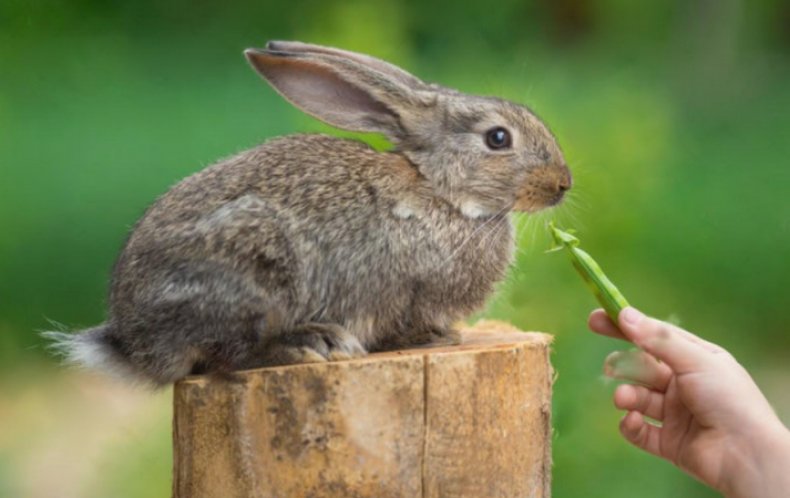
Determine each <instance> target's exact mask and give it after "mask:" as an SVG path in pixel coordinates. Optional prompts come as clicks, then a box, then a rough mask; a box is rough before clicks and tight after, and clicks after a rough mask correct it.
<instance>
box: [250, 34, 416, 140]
mask: <svg viewBox="0 0 790 498" xmlns="http://www.w3.org/2000/svg"><path fill="white" fill-rule="evenodd" d="M244 54H245V55H246V56H247V59H248V60H249V61H250V63H251V64H252V66H253V67H254V68H255V69H256V70H257V71H258V72H259V73H260V74H261V76H263V77H264V78H265V79H266V80H267V81H268V82H269V83H270V84H271V85H272V86H273V87H274V88H275V89H276V90H277V91H278V92H279V93H280V94H281V95H282V96H283V97H285V98H286V99H287V100H288V101H289V102H291V103H292V104H293V105H295V106H296V107H298V108H299V109H301V110H303V111H305V112H306V113H308V114H310V115H312V116H315V117H316V118H318V119H320V120H322V121H324V122H326V123H328V124H330V125H333V126H337V127H338V128H343V129H346V130H351V131H373V132H380V133H384V134H386V135H388V136H389V137H390V138H393V139H395V140H396V141H397V140H398V139H399V138H400V137H402V136H403V135H404V130H403V129H402V128H401V124H400V118H399V116H400V115H401V114H404V113H408V114H415V112H416V109H415V106H417V105H419V104H418V100H419V99H418V96H417V94H416V92H415V91H414V90H412V89H410V88H408V87H407V86H406V85H404V84H402V83H401V82H399V81H398V80H396V79H393V78H391V77H390V76H388V75H386V74H383V73H381V72H379V71H377V70H375V69H371V68H370V67H368V66H367V65H363V64H361V63H359V62H357V61H356V60H354V59H349V58H347V57H344V56H342V55H335V54H325V53H309V52H304V53H301V52H287V51H285V52H280V51H274V50H258V49H248V50H246V51H245V52H244Z"/></svg>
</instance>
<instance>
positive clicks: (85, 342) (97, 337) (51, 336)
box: [41, 324, 141, 381]
mask: <svg viewBox="0 0 790 498" xmlns="http://www.w3.org/2000/svg"><path fill="white" fill-rule="evenodd" d="M106 332H107V324H101V325H98V326H96V327H92V328H89V329H87V330H84V331H82V332H80V333H76V334H75V333H68V332H42V333H41V335H42V337H44V338H46V339H48V340H50V341H51V342H50V344H49V349H51V350H52V351H54V352H55V353H56V354H58V355H59V356H62V357H63V359H64V360H65V362H66V363H68V364H71V365H75V366H79V367H82V368H87V369H91V370H98V371H101V372H104V373H107V374H110V375H112V376H113V377H117V378H120V379H123V380H125V381H129V380H137V381H139V380H141V379H140V376H139V374H138V373H136V372H134V371H133V370H132V368H131V366H130V365H129V364H128V363H127V362H126V361H124V359H123V358H121V357H119V355H118V353H117V352H116V351H114V350H113V348H112V346H111V345H110V344H109V343H108V342H107V339H106V336H105V334H106Z"/></svg>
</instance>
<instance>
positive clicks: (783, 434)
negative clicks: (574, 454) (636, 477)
mask: <svg viewBox="0 0 790 498" xmlns="http://www.w3.org/2000/svg"><path fill="white" fill-rule="evenodd" d="M589 326H590V328H591V329H592V330H593V331H595V332H598V333H599V334H603V335H606V336H609V337H615V338H618V339H625V340H628V341H630V342H632V343H634V344H635V345H637V346H639V347H640V348H641V349H642V350H643V351H644V352H618V353H613V354H612V355H610V356H609V358H607V360H606V365H605V370H606V373H607V375H610V376H612V377H615V378H619V379H622V380H626V381H629V382H634V383H635V384H624V385H621V386H619V387H618V388H617V390H616V391H615V394H614V404H615V406H617V408H619V409H621V410H627V411H628V413H627V414H626V415H625V417H624V418H623V419H622V421H621V422H620V432H622V434H623V436H624V437H625V438H626V439H627V440H628V441H630V442H631V443H633V444H634V445H636V446H638V447H639V448H642V449H643V450H645V451H647V452H649V453H652V454H654V455H656V456H659V457H662V458H666V459H667V460H669V461H670V462H672V463H674V464H675V465H677V466H678V467H680V468H681V469H683V470H684V471H686V472H688V473H689V474H691V475H692V476H694V477H696V478H697V479H699V480H701V481H702V482H704V483H706V484H708V485H709V486H712V487H713V488H715V489H717V490H718V491H720V492H722V493H724V494H725V495H727V496H730V497H747V496H748V497H758V496H759V497H774V496H775V497H788V496H790V432H789V431H788V430H787V428H785V427H784V426H783V425H782V423H781V422H780V421H779V419H778V418H777V416H776V414H775V413H774V411H773V410H772V409H771V406H770V405H769V404H768V401H767V400H766V399H765V397H764V396H763V394H762V393H761V392H760V390H759V389H758V387H757V385H755V383H754V381H753V380H752V378H751V377H750V376H749V374H748V373H747V372H746V370H745V369H744V368H743V367H742V366H741V365H740V364H739V363H738V362H737V361H736V360H735V358H733V357H732V355H730V354H729V353H728V352H727V351H725V350H724V349H722V348H721V347H719V346H717V345H715V344H712V343H710V342H707V341H704V340H703V339H700V338H699V337H697V336H695V335H694V334H691V333H690V332H687V331H685V330H682V329H680V328H678V327H675V326H674V325H670V324H668V323H665V322H662V321H659V320H656V319H653V318H650V317H647V316H645V315H643V314H642V313H640V312H639V311H637V310H636V309H634V308H626V309H624V310H623V311H622V312H621V313H620V316H619V328H618V327H616V326H615V325H614V324H612V322H611V321H610V320H609V318H608V317H607V316H606V313H605V312H604V311H603V310H596V311H594V312H593V313H592V314H591V315H590V319H589ZM656 359H658V360H660V362H659V361H656ZM645 416H647V417H649V418H651V419H654V420H656V421H659V422H660V423H661V425H660V426H659V425H656V424H653V423H650V422H649V421H647V420H645Z"/></svg>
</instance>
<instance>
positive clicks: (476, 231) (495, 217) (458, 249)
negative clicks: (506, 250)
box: [436, 207, 509, 270]
mask: <svg viewBox="0 0 790 498" xmlns="http://www.w3.org/2000/svg"><path fill="white" fill-rule="evenodd" d="M508 209H509V208H508V207H505V208H502V209H501V210H499V211H498V212H497V213H496V214H494V215H493V216H491V217H490V218H488V219H487V220H485V221H484V222H483V223H481V224H480V226H478V227H477V228H475V229H474V231H473V232H472V233H470V234H469V236H468V237H466V238H465V239H464V240H463V241H462V242H461V243H460V244H458V247H456V248H455V250H454V251H453V252H452V253H451V254H450V255H449V256H448V257H447V259H445V260H444V261H442V262H441V263H439V265H438V266H437V267H436V269H437V270H438V269H440V268H443V267H444V266H445V265H447V264H448V263H449V262H450V261H452V260H453V259H454V258H455V257H456V256H457V255H458V254H459V253H460V252H461V249H463V248H464V246H465V245H466V244H467V243H468V242H469V241H470V240H472V239H473V238H474V237H475V236H476V235H478V234H483V235H485V234H486V232H485V231H483V229H484V228H485V227H486V226H487V225H488V224H489V223H491V222H492V221H494V220H498V221H503V220H504V221H505V222H507V218H506V217H503V216H502V215H503V214H504V213H505V212H506V211H507V210H508ZM494 226H495V225H494ZM489 233H490V232H489Z"/></svg>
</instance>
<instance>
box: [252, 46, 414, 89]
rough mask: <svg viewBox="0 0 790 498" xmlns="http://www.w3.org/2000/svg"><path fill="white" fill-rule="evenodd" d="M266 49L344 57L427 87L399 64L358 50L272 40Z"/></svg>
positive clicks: (411, 84) (412, 83)
mask: <svg viewBox="0 0 790 498" xmlns="http://www.w3.org/2000/svg"><path fill="white" fill-rule="evenodd" d="M266 49H267V50H271V51H275V52H290V53H301V54H325V55H334V56H336V57H343V58H346V59H350V60H353V61H355V62H358V63H359V64H362V65H364V66H367V67H369V68H370V69H373V70H374V71H378V72H380V73H381V74H385V75H387V76H389V77H391V78H393V79H395V80H396V81H398V82H400V83H402V84H404V85H406V86H408V87H411V88H416V89H419V88H423V87H425V83H423V82H422V81H421V80H420V79H418V78H417V77H415V76H414V75H412V74H409V73H407V72H406V71H404V70H403V69H401V68H399V67H398V66H395V65H393V64H390V63H389V62H386V61H383V60H381V59H377V58H375V57H371V56H369V55H365V54H360V53H357V52H350V51H348V50H341V49H339V48H333V47H323V46H321V45H311V44H309V43H302V42H298V41H270V42H268V43H267V44H266Z"/></svg>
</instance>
